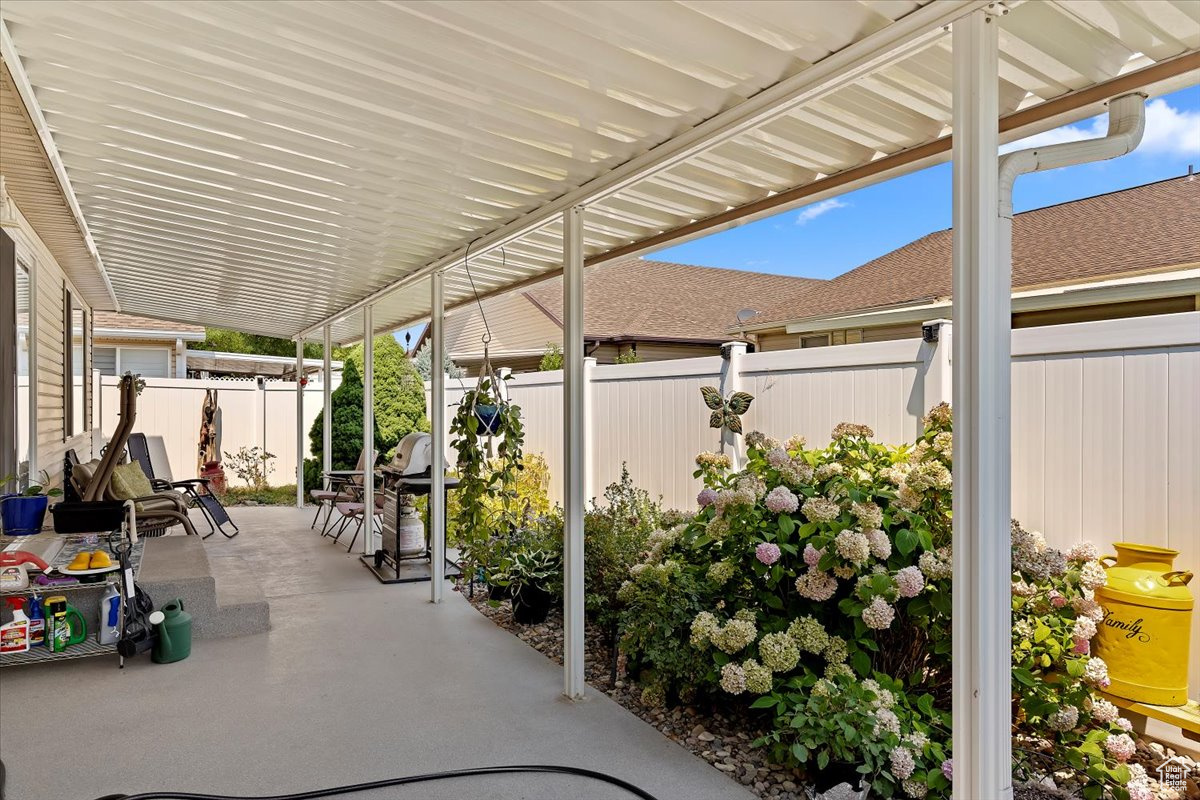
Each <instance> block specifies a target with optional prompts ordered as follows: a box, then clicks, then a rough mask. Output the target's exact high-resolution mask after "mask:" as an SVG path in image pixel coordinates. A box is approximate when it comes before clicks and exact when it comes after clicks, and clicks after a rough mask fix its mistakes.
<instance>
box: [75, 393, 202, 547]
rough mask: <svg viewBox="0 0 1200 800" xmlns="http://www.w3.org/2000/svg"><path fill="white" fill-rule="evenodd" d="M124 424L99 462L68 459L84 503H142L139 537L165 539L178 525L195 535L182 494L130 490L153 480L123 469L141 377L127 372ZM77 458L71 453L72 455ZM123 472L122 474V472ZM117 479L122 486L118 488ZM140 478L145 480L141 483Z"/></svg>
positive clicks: (122, 402) (122, 409) (122, 397)
mask: <svg viewBox="0 0 1200 800" xmlns="http://www.w3.org/2000/svg"><path fill="white" fill-rule="evenodd" d="M119 388H120V422H119V423H118V424H117V430H116V431H115V432H114V433H113V436H112V439H110V440H109V442H108V446H107V447H106V448H105V449H104V453H103V455H102V456H101V457H100V458H99V459H94V460H92V461H89V462H87V463H78V459H75V461H76V463H73V464H72V463H70V458H68V465H67V466H68V470H67V471H68V472H69V478H70V482H71V484H72V486H73V487H74V489H75V491H76V492H77V493H78V495H79V497H80V499H81V504H86V503H94V502H100V501H105V500H109V501H111V500H133V501H134V502H135V503H137V504H138V506H137V508H138V513H137V533H138V535H139V536H162V535H163V534H164V533H166V532H167V530H168V529H170V528H172V527H174V526H175V525H181V526H183V530H184V532H185V533H187V534H188V535H191V536H194V535H195V534H196V529H195V528H194V527H192V522H191V520H189V519H188V516H187V503H185V502H184V500H183V497H182V495H180V494H179V493H178V492H155V491H153V486H150V491H148V492H145V493H144V494H139V495H137V496H132V495H133V494H136V492H131V491H129V487H131V486H132V487H138V486H149V480H148V479H147V478H146V477H145V475H144V474H143V473H142V471H141V468H140V467H137V468H136V469H134V470H128V469H121V463H120V462H121V461H123V460H124V455H125V445H126V443H127V442H128V441H129V435H130V433H132V431H133V423H134V420H135V419H136V418H137V378H136V377H135V376H133V375H130V374H128V373H126V374H125V375H123V376H122V377H121V381H120V386H119ZM71 455H74V453H70V454H69V456H71ZM119 469H120V470H121V472H120V474H118V470H119ZM114 476H116V482H117V484H118V485H119V486H118V488H117V489H114V486H113V483H114ZM138 476H140V477H141V481H138V480H137V478H138Z"/></svg>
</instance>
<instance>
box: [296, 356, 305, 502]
mask: <svg viewBox="0 0 1200 800" xmlns="http://www.w3.org/2000/svg"><path fill="white" fill-rule="evenodd" d="M296 508H304V339H303V338H300V339H297V340H296Z"/></svg>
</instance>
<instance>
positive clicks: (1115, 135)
mask: <svg viewBox="0 0 1200 800" xmlns="http://www.w3.org/2000/svg"><path fill="white" fill-rule="evenodd" d="M1145 99H1146V95H1144V94H1141V93H1139V92H1134V93H1132V94H1125V95H1121V96H1120V97H1115V98H1113V99H1112V100H1109V101H1108V135H1106V136H1104V137H1103V138H1100V139H1085V140H1084V141H1082V142H1064V143H1062V144H1051V145H1046V146H1045V147H1031V148H1029V149H1027V150H1017V151H1016V152H1013V153H1008V154H1006V155H1002V156H1000V218H1001V219H1002V220H1004V219H1007V220H1008V224H1009V227H1008V234H1007V236H1008V242H1009V247H1008V251H1009V255H1010V257H1011V253H1012V246H1011V245H1012V215H1013V208H1012V196H1013V184H1015V183H1016V182H1017V178H1019V177H1020V176H1022V175H1024V174H1026V173H1029V172H1041V171H1042V170H1047V169H1058V168H1059V167H1070V166H1074V165H1076V164H1089V163H1091V162H1093V161H1104V160H1106V159H1109V158H1117V157H1118V156H1123V155H1125V154H1126V153H1131V152H1133V150H1134V148H1136V147H1137V146H1138V144H1140V143H1141V141H1142V132H1143V131H1144V130H1145V128H1146V104H1145ZM1002 224H1003V223H1002ZM1001 234H1002V236H1003V235H1004V232H1003V231H1001Z"/></svg>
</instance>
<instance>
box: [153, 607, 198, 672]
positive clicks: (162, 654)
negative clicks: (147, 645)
mask: <svg viewBox="0 0 1200 800" xmlns="http://www.w3.org/2000/svg"><path fill="white" fill-rule="evenodd" d="M150 624H152V625H153V626H154V629H155V633H156V634H157V636H158V638H157V640H156V641H155V642H154V653H153V654H152V656H151V658H152V659H153V661H154V663H156V664H170V663H171V662H172V661H182V660H183V659H185V658H187V657H188V656H189V655H191V652H192V615H191V614H189V613H187V612H186V611H184V610H183V600H180V599H178V598H176V599H175V600H172V601H171V602H169V603H167V604H166V605H165V606H163V607H162V610H161V611H155V612H154V613H153V614H151V615H150Z"/></svg>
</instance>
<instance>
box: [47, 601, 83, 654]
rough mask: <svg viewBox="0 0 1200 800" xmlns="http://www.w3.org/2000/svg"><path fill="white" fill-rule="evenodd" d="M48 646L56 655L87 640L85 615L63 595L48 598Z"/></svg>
mask: <svg viewBox="0 0 1200 800" xmlns="http://www.w3.org/2000/svg"><path fill="white" fill-rule="evenodd" d="M46 610H47V612H48V613H47V614H46V644H47V646H49V648H50V649H51V650H52V651H53V652H55V653H61V652H63V651H64V650H66V649H67V648H68V647H69V646H70V645H73V644H80V643H81V642H83V641H84V640H85V639H87V623H85V622H84V621H83V615H82V614H80V613H79V610H78V609H76V608H75V607H74V606H72V605H68V604H67V598H65V597H63V596H62V595H61V594H56V595H55V596H54V597H47V598H46Z"/></svg>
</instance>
